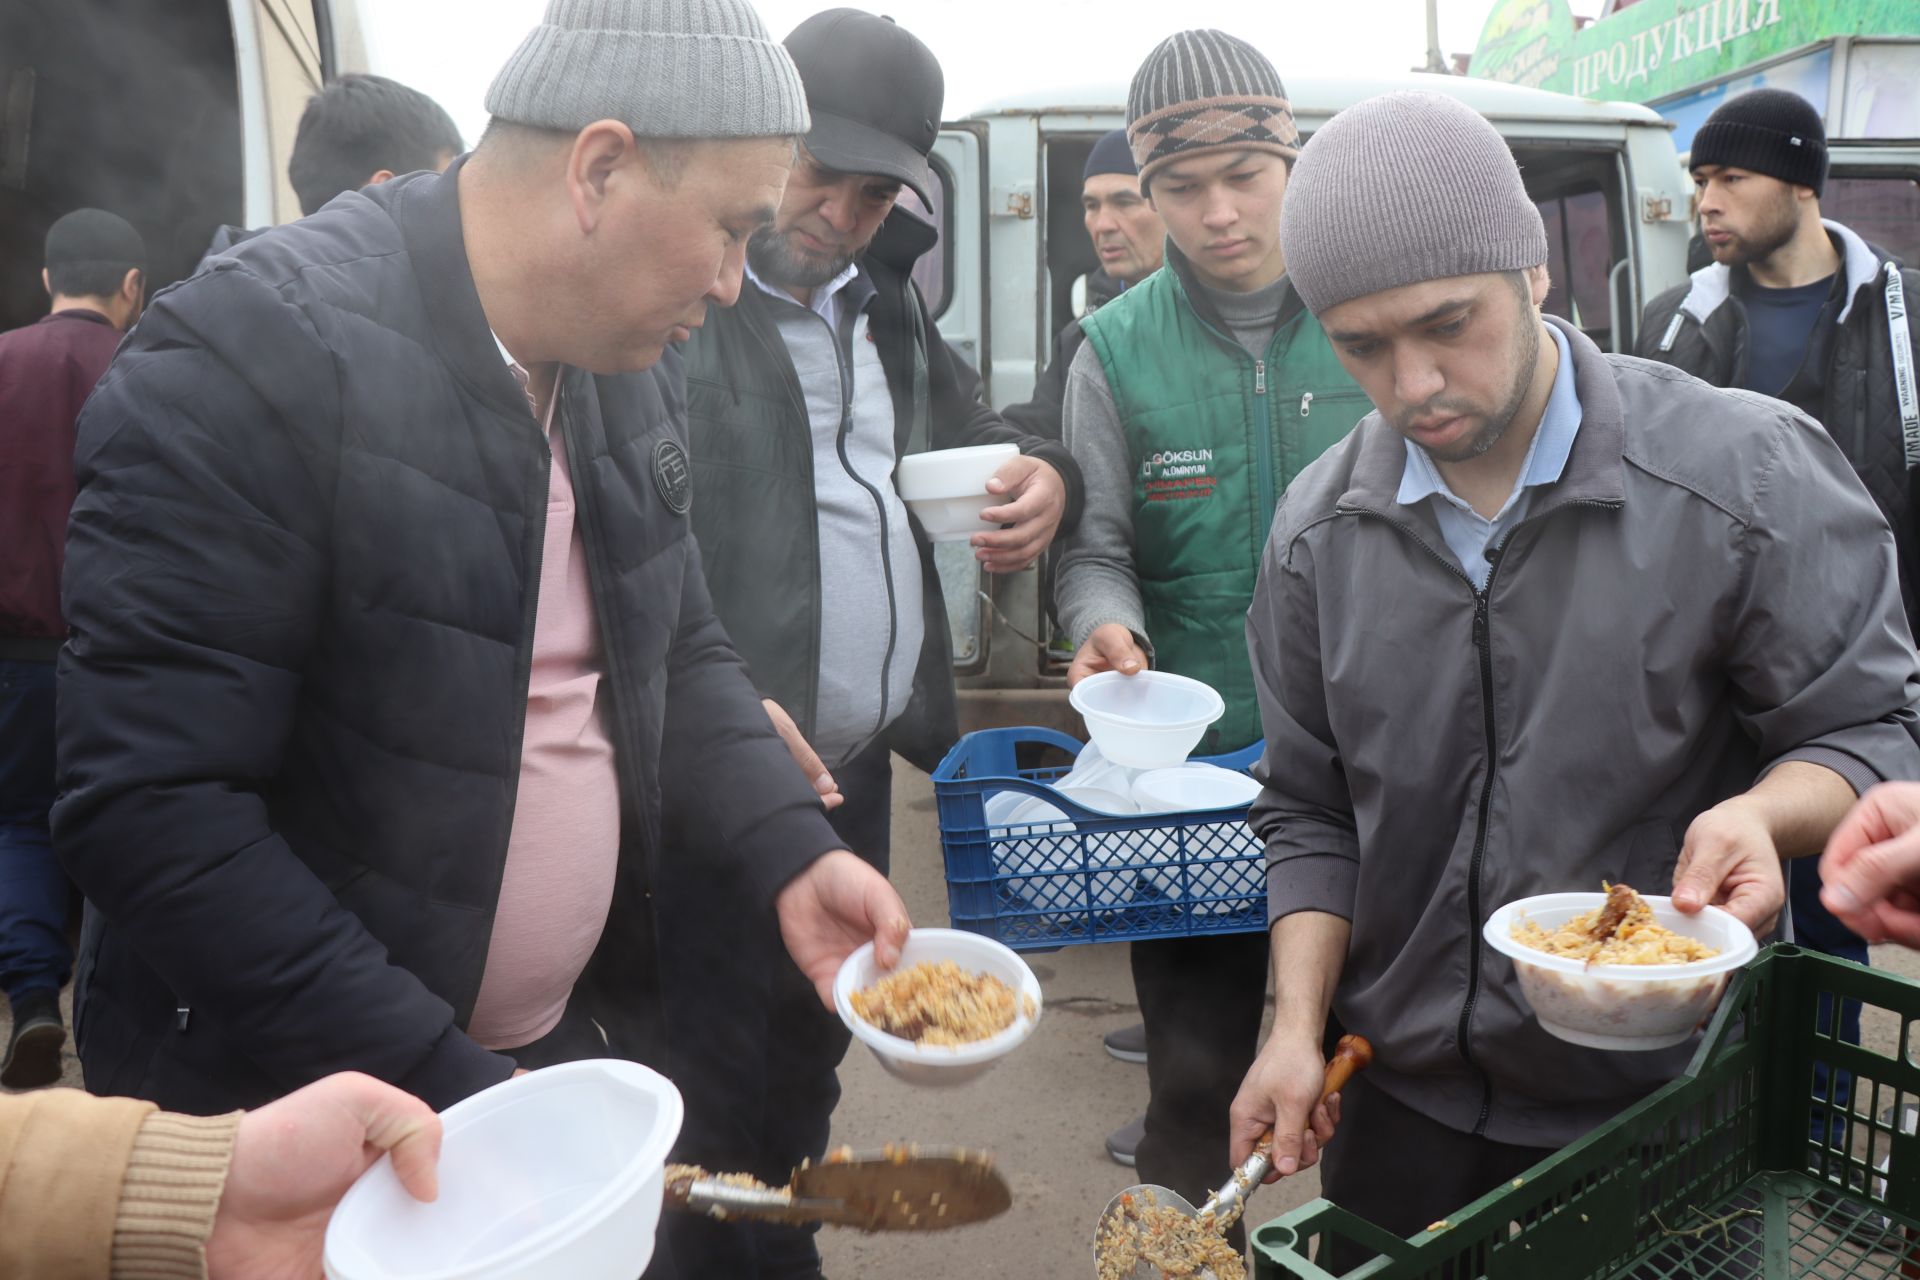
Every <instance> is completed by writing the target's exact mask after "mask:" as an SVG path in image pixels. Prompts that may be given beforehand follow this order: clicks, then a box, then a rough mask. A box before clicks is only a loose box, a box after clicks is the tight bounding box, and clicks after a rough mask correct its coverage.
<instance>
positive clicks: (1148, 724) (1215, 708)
mask: <svg viewBox="0 0 1920 1280" xmlns="http://www.w3.org/2000/svg"><path fill="white" fill-rule="evenodd" d="M1141 679H1150V680H1151V681H1152V682H1154V683H1158V684H1170V685H1186V686H1189V687H1191V688H1194V689H1199V690H1202V691H1204V692H1205V693H1206V695H1207V697H1208V698H1209V699H1211V700H1212V701H1211V703H1210V707H1211V709H1210V710H1209V711H1208V712H1207V713H1206V715H1205V716H1204V717H1201V718H1199V719H1197V720H1180V721H1177V722H1174V723H1171V724H1168V723H1155V722H1152V721H1147V720H1135V719H1132V718H1131V717H1128V716H1120V715H1115V714H1113V713H1112V712H1111V711H1103V710H1101V709H1100V708H1099V707H1088V706H1087V705H1086V701H1085V691H1086V690H1088V689H1089V688H1092V689H1099V688H1103V687H1104V686H1106V685H1110V684H1112V683H1114V682H1115V681H1117V680H1141ZM1067 705H1069V706H1071V707H1072V708H1073V709H1074V710H1075V711H1078V712H1079V713H1080V714H1081V715H1083V716H1085V717H1087V718H1088V719H1098V720H1104V721H1106V722H1107V723H1108V724H1112V725H1116V726H1119V727H1122V728H1126V729H1130V730H1134V731H1146V732H1154V731H1162V732H1180V731H1185V730H1191V729H1192V728H1193V726H1194V725H1195V724H1196V723H1197V724H1199V725H1201V726H1202V727H1205V726H1206V725H1210V724H1212V723H1213V722H1214V721H1215V720H1218V719H1219V718H1220V717H1221V716H1223V715H1225V714H1227V700H1226V699H1225V698H1223V697H1221V696H1220V691H1219V690H1218V689H1216V688H1214V687H1213V686H1212V685H1210V684H1208V683H1206V682H1205V681H1204V680H1195V679H1194V678H1193V677H1192V676H1183V675H1179V674H1177V673H1175V672H1172V671H1154V670H1147V671H1142V672H1140V673H1139V674H1138V675H1131V676H1129V675H1122V674H1121V673H1120V672H1118V671H1098V672H1095V673H1094V674H1093V675H1090V676H1088V677H1087V678H1086V679H1084V680H1082V681H1081V682H1080V683H1079V684H1076V685H1075V686H1073V688H1072V689H1069V690H1068V691H1067ZM1167 767H1172V766H1167Z"/></svg>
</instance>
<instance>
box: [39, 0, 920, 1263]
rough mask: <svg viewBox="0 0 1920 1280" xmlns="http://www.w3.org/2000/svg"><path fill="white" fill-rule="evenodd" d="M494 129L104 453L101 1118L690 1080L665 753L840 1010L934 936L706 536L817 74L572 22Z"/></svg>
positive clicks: (502, 83) (186, 359)
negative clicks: (737, 330)
mask: <svg viewBox="0 0 1920 1280" xmlns="http://www.w3.org/2000/svg"><path fill="white" fill-rule="evenodd" d="M487 101H488V105H489V107H490V109H491V110H492V111H493V113H494V119H493V123H492V124H491V125H490V126H489V128H488V130H487V132H486V136H485V137H484V138H483V139H482V141H481V143H480V145H479V147H478V148H477V149H476V150H475V151H474V152H473V153H472V154H471V155H468V156H465V157H462V158H461V159H459V160H456V161H455V162H454V163H453V165H452V166H451V167H450V168H448V170H447V171H446V173H444V174H433V173H416V174H411V175H409V176H407V177H403V178H397V179H395V180H394V181H392V182H389V183H386V184H384V185H381V186H378V187H370V188H368V189H366V190H365V191H362V192H356V193H351V194H347V195H343V196H341V197H340V198H338V199H336V200H334V201H333V202H332V203H330V204H329V205H328V206H327V207H326V208H325V209H323V210H321V211H320V212H319V213H317V214H315V215H313V216H312V217H309V218H305V219H303V220H301V221H299V222H297V223H293V224H290V225H288V226H284V227H278V228H275V229H274V230H272V231H269V232H267V233H265V234H263V235H260V236H258V237H256V238H253V239H251V240H248V241H247V242H245V243H244V244H242V245H240V246H239V247H237V248H236V249H234V250H233V251H232V252H231V253H228V254H225V255H222V256H220V257H218V258H216V259H215V260H214V261H213V262H212V263H211V264H210V265H209V267H208V268H207V269H206V270H204V271H202V272H200V273H199V274H198V275H196V276H194V277H193V278H192V279H190V280H188V281H186V282H184V283H182V284H180V285H177V286H175V287H174V288H172V289H169V290H167V291H165V292H164V293H162V294H161V295H160V296H159V297H157V298H155V299H154V302H153V305H152V307H151V308H149V310H148V311H147V313H146V315H145V317H144V318H143V320H142V321H141V323H140V325H139V326H138V328H137V330H136V332H135V333H134V335H133V336H131V337H130V338H129V339H128V340H127V342H126V344H125V345H124V346H123V347H122V348H121V349H120V352H119V355H118V358H117V359H116V360H115V362H114V364H113V366H112V368H111V369H110V370H109V371H108V373H107V375H106V378H105V379H104V381H103V382H102V383H101V385H100V388H99V390H98V391H96V392H95V393H94V395H93V397H92V399H91V400H90V401H89V402H88V405H87V408H86V410H85V412H84V413H83V414H82V415H81V418H80V422H79V431H78V447H77V450H76V471H77V473H78V481H79V497H78V500H77V501H76V502H75V504H74V508H73V516H72V521H71V523H70V525H69V526H68V543H67V548H68V550H67V565H66V583H65V585H66V597H65V600H66V606H67V612H68V615H69V622H70V623H71V635H70V637H69V639H68V642H67V648H66V649H65V651H64V652H63V653H62V655H61V659H60V670H59V681H60V688H59V726H58V739H59V742H58V745H59V760H60V768H61V774H60V779H59V781H60V793H61V794H60V800H59V802H58V804H57V805H56V807H55V810H54V815H53V822H54V835H55V840H54V843H55V847H56V848H57V849H58V850H59V852H60V854H61V857H62V859H63V860H64V861H65V863H66V865H67V868H68V870H69V871H70V872H71V873H72V875H73V878H74V879H75V880H76V881H77V882H78V883H79V885H80V886H81V888H82V889H83V890H84V891H85V893H86V896H87V899H88V903H89V907H88V918H87V924H86V930H85V934H84V936H83V940H82V956H81V959H80V964H79V971H80V973H81V975H82V976H81V979H80V984H81V989H80V993H79V997H78V1002H79V1004H80V1006H81V1008H82V1011H83V1012H82V1019H81V1020H80V1022H79V1026H80V1028H81V1034H80V1046H79V1047H80V1056H81V1061H82V1064H83V1066H84V1067H85V1070H86V1075H87V1083H88V1085H89V1087H91V1088H92V1089H94V1090H96V1091H98V1092H102V1093H120V1094H130V1095H132V1096H135V1097H144V1098H148V1099H151V1100H153V1101H156V1102H158V1103H160V1104H162V1105H163V1106H166V1107H168V1108H170V1109H173V1110H179V1111H186V1112H190V1113H199V1114H208V1113H219V1112H223V1111H228V1110H231V1109H233V1108H235V1107H251V1106H257V1105H259V1104H260V1103H263V1102H266V1101H268V1100H270V1099H272V1098H275V1097H277V1096H279V1095H281V1094H284V1093H287V1092H289V1091H291V1090H293V1089H296V1088H298V1087H300V1086H301V1085H304V1084H306V1083H308V1082H309V1081H312V1080H315V1079H318V1078H319V1077H321V1076H324V1075H327V1074H329V1073H332V1072H336V1071H342V1070H358V1071H362V1072H365V1073H367V1074H369V1075H372V1076H375V1077H378V1078H380V1079H382V1080H386V1081H389V1082H391V1083H393V1084H396V1085H399V1086H401V1087H402V1088H405V1089H407V1090H409V1091H411V1092H413V1093H416V1094H418V1095H419V1096H420V1097H422V1098H424V1099H425V1100H426V1101H428V1102H429V1103H431V1104H432V1105H433V1106H434V1107H436V1108H443V1107H446V1106H448V1105H450V1104H452V1103H454V1102H456V1101H458V1100H460V1099H462V1098H464V1097H467V1096H468V1095H470V1094H473V1093H476V1092H478V1091H479V1090H482V1089H485V1088H487V1087H488V1086H490V1085H493V1084H497V1083H499V1082H501V1081H503V1080H506V1079H507V1078H508V1077H509V1076H511V1075H512V1074H513V1073H514V1071H515V1069H516V1068H537V1067H542V1066H547V1065H550V1064H554V1063H559V1062H564V1061H568V1060H572V1059H578V1058H584V1057H607V1056H616V1057H624V1058H634V1059H639V1060H642V1061H647V1062H651V1063H664V1062H665V1061H666V1060H667V1055H668V1051H669V1047H670V1046H669V1045H668V1043H667V1040H666V1035H665V1031H664V1026H665V1012H664V1008H663V986H664V985H666V984H670V983H673V982H676V981H685V980H686V978H687V974H686V973H685V972H684V971H683V970H681V969H675V968H672V967H671V966H672V964H673V957H672V956H671V955H670V954H668V955H663V954H662V949H661V947H660V946H659V942H658V937H659V930H658V921H657V919H656V914H655V912H656V908H655V906H654V899H655V887H656V884H657V879H656V877H657V876H658V875H659V874H660V870H659V868H660V865H661V864H662V863H667V862H671V861H672V860H673V859H675V858H684V857H686V856H689V855H688V852H687V851H686V850H684V849H677V848H674V847H672V846H670V845H667V844H666V843H665V842H663V840H662V838H661V784H660V777H661V759H662V757H663V755H668V754H671V755H673V756H675V757H678V758H681V759H685V760H691V761H696V762H697V764H698V768H699V771H700V779H701V785H702V787H703V792H704V794H705V795H706V796H707V797H708V798H709V801H710V803H709V805H708V808H707V810H706V811H705V812H706V816H707V818H708V820H709V821H710V823H711V824H712V826H711V833H712V836H713V846H712V848H713V850H714V851H717V852H713V853H712V854H711V856H712V859H713V861H712V862H711V863H710V864H709V865H708V866H707V867H706V868H705V870H707V871H709V872H710V873H711V874H712V875H713V876H714V882H715V883H716V884H722V883H724V884H727V885H731V886H736V887H735V888H734V889H733V890H732V892H734V893H735V894H736V895H737V903H736V910H737V913H738V915H739V916H741V917H743V918H746V917H753V916H758V915H761V914H763V913H764V914H770V915H772V916H774V917H776V918H777V920H778V922H779V929H780V936H781V940H782V942H783V943H784V946H785V948H786V950H787V952H788V953H789V954H790V955H791V956H792V958H793V960H794V962H795V964H796V965H797V966H798V968H799V970H800V972H802V973H804V974H805V975H806V977H807V979H808V980H809V981H810V983H811V985H812V986H813V987H814V993H815V994H817V993H819V992H821V991H827V992H830V991H831V985H830V984H831V980H832V978H833V975H834V973H835V972H836V971H837V970H838V968H839V966H840V964H841V962H842V961H843V960H844V959H845V958H846V957H847V955H848V954H849V953H850V952H851V951H852V950H853V949H854V948H855V947H857V946H859V945H860V944H861V943H862V942H863V941H865V940H866V939H868V938H875V939H876V943H877V946H878V948H879V949H880V950H881V951H882V952H884V953H885V956H884V962H885V963H891V962H892V961H893V960H894V959H895V958H896V956H897V949H898V946H899V944H900V942H901V941H902V940H903V939H904V936H905V932H906V929H907V915H906V909H905V907H904V906H903V905H902V903H901V901H900V898H899V896H898V895H897V894H895V893H894V891H893V889H892V888H891V887H890V886H889V885H888V884H887V882H886V879H885V878H884V877H883V876H882V875H881V874H880V873H879V872H878V871H875V870H874V869H873V868H872V867H870V866H869V865H867V864H866V863H865V862H863V861H861V860H860V859H859V858H857V857H855V856H854V855H853V854H852V853H851V852H849V851H847V849H846V848H845V846H844V843H843V842H842V840H841V839H840V837H839V836H837V835H836V834H835V832H834V830H833V828H832V827H831V826H829V825H828V823H827V820H826V816H825V814H824V813H823V812H822V808H821V802H820V797H819V795H818V794H816V792H815V791H814V789H813V787H812V785H811V784H810V783H809V781H808V779H807V777H806V776H805V775H804V774H803V773H802V772H801V771H800V769H798V768H797V767H796V766H795V764H794V762H793V759H792V758H791V756H790V755H789V753H788V750H787V748H786V746H785V745H784V744H783V743H782V741H781V739H780V737H779V736H778V735H777V734H776V733H775V731H774V727H773V725H772V724H771V722H770V721H769V719H768V716H767V712H766V711H765V709H764V708H763V707H762V705H761V702H760V699H759V697H758V695H757V694H755V692H754V689H753V685H752V684H751V682H750V681H749V679H748V677H747V674H746V671H745V668H744V664H743V663H742V662H741V660H740V658H739V657H738V655H737V654H736V653H735V651H734V650H733V648H732V646H731V645H730V643H729V642H728V639H727V636H726V634H725V632H724V630H723V629H722V627H721V625H720V623H719V622H718V620H717V619H716V618H715V616H714V612H713V607H712V602H711V600H710V597H709V595H708V590H707V585H706V580H705V577H704V575H703V573H702V570H701V562H700V555H699V551H698V548H697V547H696V544H695V539H694V537H693V533H692V524H691V520H690V518H689V510H690V505H691V493H690V481H689V472H690V466H689V458H688V447H687V436H686V430H687V428H686V416H685V415H686V398H685V389H684V384H683V379H682V377H681V372H680V355H679V351H678V350H677V348H676V345H675V344H677V343H679V342H684V341H685V339H686V337H687V335H688V333H689V332H690V331H691V330H694V329H697V328H699V327H700V326H701V325H702V324H703V323H704V322H705V320H706V318H707V314H708V308H709V307H715V306H719V307H724V306H727V305H729V304H731V303H732V302H733V301H734V299H735V298H736V297H737V296H738V294H739V291H740V286H741V279H742V272H743V268H744V259H745V254H746V245H747V241H748V240H749V239H750V238H751V237H752V236H753V234H754V232H756V231H758V230H759V229H760V228H762V227H764V226H766V225H767V224H768V223H769V222H770V221H771V219H772V218H773V216H774V213H775V211H776V210H777V209H778V208H779V205H780V199H781V195H782V192H783V190H784V188H785V186H786V182H787V175H788V170H789V167H790V165H791V164H792V161H793V155H794V142H795V139H796V137H797V136H798V135H800V134H802V133H804V132H806V130H807V128H808V113H807V108H806V98H805V94H804V92H803V90H802V87H801V84H800V80H799V77H798V75H797V74H796V73H795V71H794V67H793V64H792V61H791V60H790V59H789V58H788V56H787V54H786V52H785V51H784V50H783V49H781V47H780V46H779V45H777V44H775V43H774V42H773V41H771V40H770V39H768V38H767V33H766V32H765V30H764V29H763V28H762V27H761V25H760V21H759V19H758V17H756V16H755V14H754V12H753V10H752V9H751V8H749V7H748V6H747V5H746V4H745V3H744V2H743V0H625V2H615V0H553V3H551V4H550V5H549V6H548V9H547V13H546V18H545V21H544V22H543V23H542V24H541V25H540V27H539V28H537V29H536V30H535V31H534V32H533V34H532V35H530V36H529V37H528V39H527V41H526V42H525V44H523V45H522V46H521V48H520V50H519V52H517V53H516V54H515V55H514V57H513V59H512V61H511V62H509V64H508V66H507V68H506V70H505V71H504V72H502V73H501V75H500V77H499V79H498V80H497V81H496V82H495V84H494V86H493V89H492V91H491V92H490V93H489V94H488V98H487ZM133 850H138V851H139V853H138V856H132V855H131V852H130V851H133ZM717 892H718V891H717ZM822 983H825V984H827V985H826V986H822V985H821V984H822ZM809 998H811V995H809ZM671 1268H672V1263H671V1259H667V1258H665V1257H664V1256H663V1257H662V1258H660V1259H658V1260H657V1261H656V1266H655V1269H654V1271H653V1272H651V1273H650V1274H655V1275H659V1274H671Z"/></svg>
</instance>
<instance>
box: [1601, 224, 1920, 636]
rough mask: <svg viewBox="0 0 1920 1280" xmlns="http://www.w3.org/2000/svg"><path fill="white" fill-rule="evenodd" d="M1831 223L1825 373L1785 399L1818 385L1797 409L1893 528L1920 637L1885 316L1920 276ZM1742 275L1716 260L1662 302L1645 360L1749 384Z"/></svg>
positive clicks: (1915, 337)
mask: <svg viewBox="0 0 1920 1280" xmlns="http://www.w3.org/2000/svg"><path fill="white" fill-rule="evenodd" d="M1826 227H1827V231H1828V232H1829V234H1831V236H1832V237H1833V241H1834V247H1835V248H1836V249H1838V250H1839V251H1840V257H1841V272H1842V275H1843V278H1844V279H1843V283H1841V285H1840V287H1838V288H1836V289H1835V291H1834V297H1833V300H1832V301H1831V302H1829V304H1828V307H1827V310H1826V311H1825V312H1823V313H1822V315H1821V320H1820V325H1819V331H1818V332H1817V333H1816V335H1815V340H1814V343H1813V346H1812V348H1811V350H1810V352H1809V356H1808V358H1809V359H1811V360H1816V361H1822V362H1823V367H1822V368H1821V369H1820V370H1819V373H1820V374H1821V375H1822V376H1819V377H1814V378H1810V379H1796V380H1795V382H1794V384H1793V385H1792V386H1789V387H1788V389H1787V393H1786V394H1787V398H1788V399H1790V400H1793V399H1795V396H1794V394H1793V393H1794V390H1795V387H1799V386H1809V385H1810V386H1815V387H1818V388H1819V389H1820V390H1819V395H1818V399H1819V400H1820V401H1821V403H1815V404H1801V403H1798V402H1797V401H1796V407H1797V408H1799V409H1801V410H1802V411H1803V412H1805V413H1807V414H1808V415H1809V416H1811V417H1814V418H1817V419H1818V420H1819V421H1820V423H1821V425H1823V426H1825V427H1826V429H1827V434H1829V435H1831V436H1832V437H1833V438H1834V440H1835V441H1836V442H1837V443H1838V444H1839V445H1840V447H1841V449H1843V450H1844V451H1845V452H1846V455H1847V458H1848V460H1850V461H1851V462H1852V463H1853V468H1854V470H1855V471H1857V472H1858V473H1859V474H1860V479H1861V482H1862V483H1864V484H1865V485H1866V486H1867V492H1869V493H1871V494H1872V495H1873V500H1874V501H1875V502H1877V503H1878V504H1879V505H1880V511H1881V514H1883V515H1885V516H1886V518H1887V523H1888V524H1889V525H1891V526H1892V527H1893V537H1894V541H1895V542H1896V543H1898V544H1899V548H1900V592H1901V596H1902V598H1903V599H1904V600H1905V601H1906V606H1907V622H1908V625H1909V626H1910V627H1912V629H1913V630H1914V633H1915V634H1916V635H1920V528H1916V522H1917V521H1920V493H1916V491H1915V484H1914V476H1915V474H1916V473H1915V471H1914V470H1913V469H1911V468H1910V467H1909V466H1908V463H1907V450H1906V442H1905V437H1904V435H1903V433H1902V428H1901V418H1900V402H1899V397H1898V395H1897V393H1896V389H1895V384H1894V362H1893V339H1892V326H1891V324H1890V322H1889V320H1888V315H1887V284H1888V278H1889V277H1890V276H1891V275H1893V274H1895V273H1898V275H1899V277H1900V280H1901V283H1902V285H1903V286H1904V291H1905V303H1906V306H1907V307H1908V308H1912V307H1914V306H1916V305H1920V271H1913V270H1902V269H1901V266H1900V264H1899V263H1898V262H1896V261H1894V260H1892V259H1891V258H1889V257H1888V256H1887V255H1886V254H1885V253H1883V252H1881V251H1880V250H1878V249H1875V248H1874V247H1873V246H1872V245H1870V244H1868V243H1867V242H1866V241H1864V240H1862V239H1861V238H1860V237H1859V236H1858V235H1856V234H1855V233H1854V232H1852V231H1850V230H1848V229H1847V228H1846V227H1843V226H1841V225H1840V224H1839V223H1837V222H1828V223H1827V224H1826ZM1735 270H1736V269H1735V268H1730V267H1726V266H1722V265H1720V264H1719V263H1712V264H1710V265H1708V266H1705V267H1702V268H1701V269H1700V270H1698V271H1696V272H1694V273H1693V275H1692V276H1691V277H1690V278H1689V279H1688V281H1687V282H1686V283H1685V284H1682V285H1677V286H1675V287H1674V288H1672V289H1669V290H1668V291H1667V292H1665V293H1663V294H1661V295H1660V296H1659V297H1657V298H1655V299H1654V300H1653V302H1652V303H1651V304H1650V305H1649V306H1648V307H1647V311H1646V315H1645V316H1643V317H1642V318H1641V322H1640V330H1639V333H1640V337H1639V352H1638V354H1639V355H1641V356H1644V357H1646V358H1647V359H1649V360H1658V361H1660V362H1661V363H1663V364H1670V365H1673V366H1674V367H1676V368H1679V369H1684V370H1686V371H1687V372H1688V373H1691V374H1692V375H1694V376H1695V377H1696V378H1699V379H1701V380H1702V381H1705V382H1710V383H1712V384H1713V385H1714V386H1716V387H1739V386H1743V385H1745V381H1746V376H1747V360H1748V352H1749V344H1748V329H1747V309H1746V306H1745V305H1744V304H1742V302H1741V301H1740V296H1739V288H1738V287H1737V286H1738V284H1739V282H1738V281H1737V280H1736V279H1735V276H1734V272H1735ZM1739 270H1741V271H1742V272H1744V268H1740V269H1739ZM1908 348H1909V350H1911V351H1913V352H1915V366H1914V367H1915V368H1920V323H1911V322H1910V324H1909V338H1908ZM1791 372H1792V371H1791V370H1787V371H1783V374H1782V376H1783V377H1784V376H1788V375H1790V374H1791ZM1703 425H1704V424H1703Z"/></svg>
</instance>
